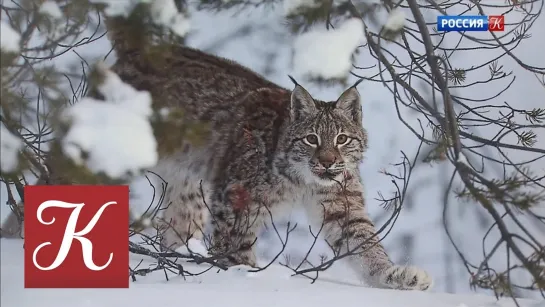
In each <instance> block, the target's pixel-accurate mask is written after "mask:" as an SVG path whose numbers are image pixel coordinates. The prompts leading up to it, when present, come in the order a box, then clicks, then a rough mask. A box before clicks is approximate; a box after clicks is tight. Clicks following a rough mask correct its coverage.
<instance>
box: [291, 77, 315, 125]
mask: <svg viewBox="0 0 545 307" xmlns="http://www.w3.org/2000/svg"><path fill="white" fill-rule="evenodd" d="M314 112H316V103H315V102H314V99H313V98H312V96H310V94H309V92H307V90H305V89H304V88H303V87H302V86H301V85H299V84H296V85H295V88H294V89H293V91H292V92H291V107H290V114H291V118H292V119H293V120H298V119H301V118H302V117H304V116H305V115H309V114H312V113H314Z"/></svg>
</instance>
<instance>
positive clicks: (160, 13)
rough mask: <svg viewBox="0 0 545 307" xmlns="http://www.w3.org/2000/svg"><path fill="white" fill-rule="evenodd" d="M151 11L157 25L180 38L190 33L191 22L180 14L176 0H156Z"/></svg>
mask: <svg viewBox="0 0 545 307" xmlns="http://www.w3.org/2000/svg"><path fill="white" fill-rule="evenodd" d="M150 10H151V16H152V18H153V21H154V22H155V23H156V24H159V25H163V26H165V27H168V28H170V29H171V30H172V31H173V32H174V33H176V34H177V35H179V36H184V35H186V34H187V33H188V32H189V30H190V25H189V20H188V19H187V18H186V17H185V16H184V15H183V14H182V13H180V12H178V8H177V7H176V4H175V3H174V0H155V1H153V3H152V4H151V8H150Z"/></svg>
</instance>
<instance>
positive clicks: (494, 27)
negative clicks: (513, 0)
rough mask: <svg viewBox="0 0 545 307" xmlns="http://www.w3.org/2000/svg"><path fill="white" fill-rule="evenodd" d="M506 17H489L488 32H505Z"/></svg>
mask: <svg viewBox="0 0 545 307" xmlns="http://www.w3.org/2000/svg"><path fill="white" fill-rule="evenodd" d="M504 18H505V16H504V15H494V16H492V15H490V16H488V31H492V32H495V31H500V32H501V31H504V30H505V19H504Z"/></svg>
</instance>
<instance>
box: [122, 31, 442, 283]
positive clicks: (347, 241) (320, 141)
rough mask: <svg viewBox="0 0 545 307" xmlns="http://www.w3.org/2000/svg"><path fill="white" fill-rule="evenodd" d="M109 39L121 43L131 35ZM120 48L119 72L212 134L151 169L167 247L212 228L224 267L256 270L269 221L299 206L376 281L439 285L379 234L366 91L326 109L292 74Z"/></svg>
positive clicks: (193, 55) (197, 55) (352, 92)
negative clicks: (373, 213) (161, 184)
mask: <svg viewBox="0 0 545 307" xmlns="http://www.w3.org/2000/svg"><path fill="white" fill-rule="evenodd" d="M112 33H114V34H113V36H112V37H113V39H114V40H115V39H116V38H117V37H116V35H122V34H123V32H122V31H117V32H115V31H112ZM116 33H117V34H116ZM121 39H122V37H119V39H118V41H120V40H121ZM116 46H120V47H119V49H117V53H118V61H117V62H116V64H115V65H114V66H113V67H112V69H113V70H114V71H115V72H116V73H117V74H118V75H119V76H120V77H121V78H122V79H123V80H124V81H125V82H128V83H129V84H131V85H133V86H134V87H135V88H138V89H140V90H148V91H150V92H151V93H152V96H153V97H154V103H155V104H158V105H156V106H157V107H167V108H171V109H177V108H180V109H182V110H183V112H184V114H185V116H187V119H188V120H197V121H204V122H206V123H207V124H208V125H207V126H208V127H209V129H208V131H209V133H208V134H207V135H206V136H204V137H203V138H202V140H201V142H197V143H198V144H199V145H197V144H190V143H185V144H182V145H181V146H180V147H179V150H177V151H174V152H172V151H169V152H163V153H162V152H160V155H161V158H160V161H159V163H158V165H157V166H156V167H155V169H153V171H154V172H156V173H157V174H158V175H160V176H161V177H162V179H163V180H166V182H168V188H167V191H166V195H165V199H164V204H168V206H167V207H166V208H165V210H163V211H162V212H163V216H162V218H161V219H160V221H159V224H160V225H161V226H162V227H164V229H165V230H164V235H163V242H162V243H163V245H164V246H166V247H168V248H170V249H176V248H178V247H180V246H181V245H182V244H184V243H185V242H187V240H188V239H189V238H190V237H193V238H196V239H201V240H202V239H203V236H204V234H203V229H205V224H207V223H208V221H210V224H211V226H212V228H213V229H212V238H211V247H210V250H209V252H210V253H211V254H213V255H216V256H219V255H223V256H226V257H218V258H222V259H224V260H223V262H225V264H226V265H235V264H247V265H250V266H255V265H256V259H255V254H254V245H255V244H253V243H254V242H255V240H256V234H258V233H259V231H260V228H261V227H262V226H263V225H264V223H265V222H266V221H270V219H271V215H270V214H272V215H273V217H275V216H278V215H280V214H282V213H283V212H286V211H287V210H289V209H291V206H293V205H301V206H304V208H305V209H306V211H307V213H308V215H309V217H310V218H311V220H314V222H315V224H317V225H322V224H323V225H324V227H323V229H322V234H323V235H324V236H325V239H326V240H327V241H328V242H329V244H331V246H332V247H333V248H335V249H336V250H337V251H338V252H340V253H343V252H346V251H347V250H351V251H355V252H354V253H353V255H352V256H350V257H348V258H349V262H350V264H351V265H352V267H353V269H354V270H355V271H356V273H357V274H358V275H359V276H360V277H361V278H362V279H363V280H365V281H366V282H367V283H368V284H369V285H371V286H374V287H382V288H394V289H407V290H409V289H414V290H427V289H429V288H430V287H431V285H432V279H431V277H430V276H429V275H428V274H427V273H426V272H425V271H423V270H421V269H419V268H416V267H412V266H399V265H395V264H393V263H392V261H391V260H390V258H389V257H388V255H387V253H386V251H385V250H384V248H383V246H382V245H381V244H380V242H379V239H378V236H374V234H375V232H376V230H375V227H374V225H373V223H372V221H371V219H370V218H369V216H368V214H367V212H366V208H365V202H364V195H363V188H362V180H361V177H360V174H359V171H358V165H359V164H360V162H361V161H362V159H363V154H364V152H365V150H366V148H367V134H366V131H365V129H364V128H363V126H362V110H361V103H360V95H359V93H358V91H357V89H356V86H357V84H355V85H354V86H352V87H350V88H349V89H347V90H346V91H345V92H344V93H342V95H341V96H340V97H339V98H338V99H337V100H336V101H331V102H324V101H321V100H317V99H314V98H313V97H312V96H311V95H310V94H309V93H308V92H307V91H306V90H305V89H304V88H303V87H302V86H301V85H299V84H297V82H295V80H293V79H292V81H293V82H294V83H295V87H294V88H293V90H292V91H289V90H287V89H284V88H281V87H279V86H278V85H276V84H274V83H272V82H270V81H268V80H266V79H265V78H263V77H262V76H260V75H258V74H256V73H255V72H253V71H251V70H249V69H247V68H245V67H243V66H241V65H239V64H237V63H235V62H232V61H229V60H226V59H222V58H219V57H215V56H212V55H209V54H206V53H204V52H201V51H198V50H195V49H191V48H187V47H183V46H171V48H172V50H171V51H170V52H168V53H164V57H163V58H162V59H161V61H157V62H153V63H150V61H149V60H148V61H146V58H145V57H146V55H145V54H144V53H143V52H141V51H139V50H127V49H123V48H125V47H124V46H126V45H123V44H121V43H120V44H116ZM161 141H162V140H161V139H158V142H159V145H160V146H159V147H160V148H161ZM163 141H164V142H166V140H163ZM193 143H195V142H193ZM201 190H202V191H203V192H204V195H202V194H201Z"/></svg>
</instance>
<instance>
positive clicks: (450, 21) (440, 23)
mask: <svg viewBox="0 0 545 307" xmlns="http://www.w3.org/2000/svg"><path fill="white" fill-rule="evenodd" d="M437 31H440V32H449V31H488V16H480V15H479V16H444V15H442V16H437Z"/></svg>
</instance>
